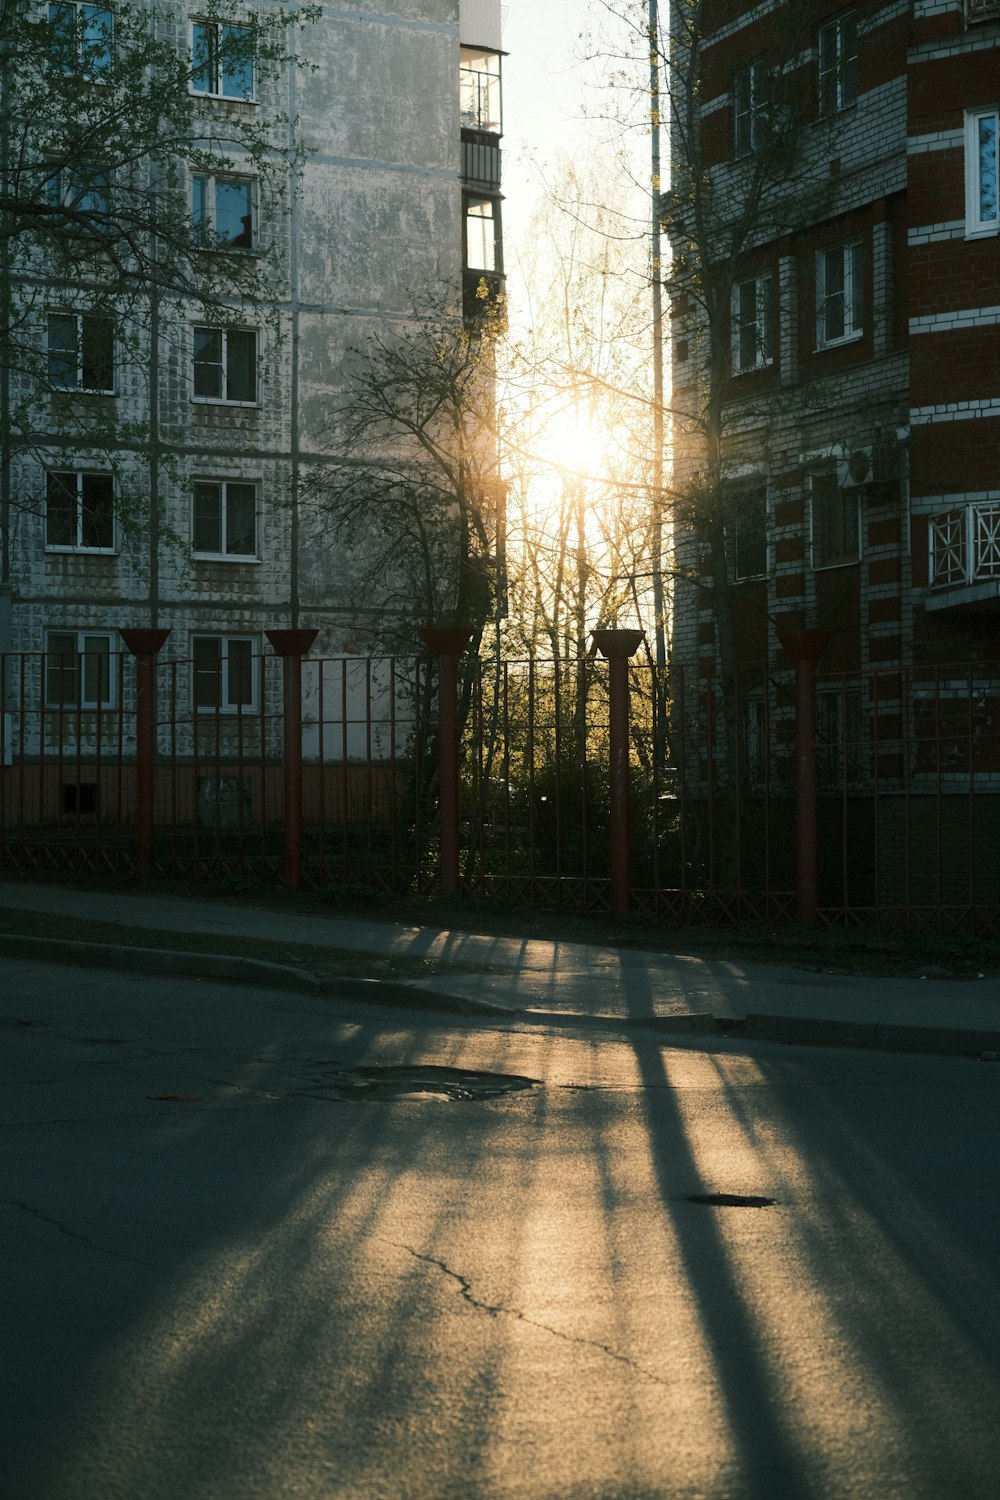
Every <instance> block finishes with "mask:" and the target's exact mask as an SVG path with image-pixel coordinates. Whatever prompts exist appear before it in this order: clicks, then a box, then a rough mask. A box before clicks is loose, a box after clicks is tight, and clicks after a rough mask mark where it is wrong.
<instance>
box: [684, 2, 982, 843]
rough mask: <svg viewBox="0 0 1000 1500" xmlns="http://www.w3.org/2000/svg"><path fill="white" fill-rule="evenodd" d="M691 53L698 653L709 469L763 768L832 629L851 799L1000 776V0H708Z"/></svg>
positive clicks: (690, 576)
mask: <svg viewBox="0 0 1000 1500" xmlns="http://www.w3.org/2000/svg"><path fill="white" fill-rule="evenodd" d="M671 49H672V62H673V72H672V85H671V93H670V105H669V108H670V114H671V128H672V159H673V160H672V181H671V184H670V188H669V190H668V191H667V192H666V193H665V195H664V198H663V218H664V225H665V228H666V231H667V234H668V236H669V239H670V244H671V254H672V264H671V269H670V271H669V272H668V277H669V289H670V294H671V317H672V350H673V358H672V374H673V392H672V397H671V400H672V404H673V407H674V411H675V414H676V415H675V419H674V455H673V456H674V471H673V472H674V483H675V486H676V487H677V491H678V493H679V494H680V495H681V497H682V505H681V509H680V511H679V518H680V519H679V524H678V526H677V529H676V533H675V539H676V556H675V564H676V571H677V574H678V577H677V582H676V584H675V603H674V612H673V652H674V660H675V662H676V663H677V664H678V666H679V667H681V668H683V670H684V672H685V673H686V674H687V681H688V683H689V685H690V684H692V683H693V682H694V681H695V680H701V681H702V682H705V681H707V680H708V677H709V676H710V674H711V673H713V672H714V671H716V670H717V668H718V665H719V658H720V628H721V627H720V623H719V610H718V594H719V587H720V580H719V578H718V576H717V575H716V576H713V572H712V562H711V559H710V557H709V555H708V549H707V543H706V536H705V532H704V529H703V527H702V523H700V522H699V520H698V519H697V515H696V512H697V507H698V504H699V503H704V501H703V499H702V501H701V502H699V500H698V498H697V497H698V496H699V494H701V495H702V496H703V494H704V486H705V483H706V475H707V476H708V482H709V483H710V484H711V483H712V481H714V483H715V488H716V490H717V491H719V492H721V493H718V494H716V495H715V497H714V503H715V504H716V506H718V505H719V504H720V503H721V505H722V506H723V508H724V510H725V512H726V521H725V543H724V546H725V551H726V558H725V571H726V576H725V579H724V580H723V585H722V586H723V587H724V588H726V589H728V600H729V604H730V606H731V611H730V616H729V621H728V627H727V628H728V629H729V630H730V631H731V641H732V645H731V656H732V660H733V663H734V664H735V666H736V667H737V668H738V669H742V670H741V673H740V691H739V696H740V701H739V705H738V708H737V710H736V714H737V716H738V720H739V735H740V737H741V746H742V751H743V754H744V756H745V762H744V775H745V779H746V778H749V779H751V780H752V779H753V775H754V761H755V759H757V760H759V757H760V751H761V748H762V741H763V740H765V739H766V740H767V741H768V742H769V746H770V753H771V756H772V760H771V768H772V775H775V776H776V769H775V768H776V767H777V766H778V764H779V760H777V759H774V756H775V753H776V747H777V754H778V756H779V758H780V756H781V754H783V755H784V757H785V760H784V767H785V774H786V776H787V775H788V774H790V770H789V767H790V754H791V739H792V734H793V723H792V721H793V719H794V708H793V699H792V691H791V686H790V684H791V680H792V667H793V662H792V657H791V656H790V655H789V654H787V653H786V651H785V650H783V649H782V645H781V643H780V641H779V632H782V631H801V630H808V631H821V632H823V636H822V637H819V636H816V637H813V638H812V639H813V641H814V643H816V642H819V641H820V640H822V643H823V646H824V649H823V653H822V656H821V658H820V660H819V670H820V673H821V674H822V673H829V674H840V676H839V677H836V678H835V677H833V676H831V677H830V678H828V679H826V680H825V681H824V679H823V677H822V676H821V678H820V698H819V704H818V713H819V722H818V732H819V739H820V742H821V745H822V743H823V742H824V741H825V742H826V753H827V754H828V756H831V757H832V765H833V767H834V770H835V773H836V774H835V775H834V777H833V780H834V782H835V783H837V787H836V789H837V791H838V792H839V793H840V794H841V795H846V792H847V791H848V790H850V791H851V793H852V794H853V793H857V795H858V798H863V796H864V794H865V791H866V787H867V788H870V786H871V784H872V783H873V782H874V781H876V780H878V779H879V778H880V777H881V778H882V784H883V785H885V784H888V781H891V783H892V785H893V787H894V788H895V790H896V791H897V792H898V793H899V794H900V796H901V797H902V796H904V795H905V796H906V797H907V798H909V796H910V794H911V793H919V791H920V790H921V789H922V788H925V789H928V790H934V791H935V792H936V793H938V794H939V793H940V792H941V790H942V789H943V788H944V789H948V787H949V786H950V787H951V789H952V790H953V791H955V792H958V793H964V794H966V795H967V794H968V792H969V790H970V775H974V777H975V791H976V792H977V793H982V792H989V791H1000V755H998V739H997V734H996V729H997V726H998V725H1000V192H998V177H1000V172H998V140H1000V5H998V4H997V3H996V0H898V3H890V4H878V3H865V4H859V5H856V6H853V7H849V8H840V7H832V6H830V5H828V4H825V3H824V0H765V3H763V4H757V5H753V6H748V5H746V4H745V3H742V0H704V3H702V4H700V5H694V6H685V7H677V8H675V10H674V12H673V15H672V37H671ZM713 403H714V404H713ZM713 458H714V464H715V466H714V469H713V467H712V464H713ZM686 487H687V489H688V490H689V491H693V494H694V496H695V498H694V500H693V502H692V504H691V507H690V511H689V512H687V514H686V513H685V509H684V505H683V496H684V495H685V491H686ZM692 515H693V516H694V517H695V518H694V520H693V521H692V520H691V516H692ZM787 640H788V638H787V637H786V643H787ZM724 646H725V643H724V642H723V648H724ZM754 667H756V668H759V669H760V670H759V671H757V672H756V673H755V672H754V671H753V670H752V668H754ZM691 702H692V704H693V705H694V707H693V709H692V712H693V713H694V714H695V715H698V714H699V713H700V715H701V718H702V720H704V717H705V712H706V710H705V700H704V695H703V694H702V697H701V700H700V704H699V703H698V702H697V700H696V698H695V697H692V700H691ZM956 716H957V720H958V723H959V729H960V737H961V740H962V748H961V750H960V751H959V750H958V749H955V750H954V751H953V750H951V749H950V748H949V744H948V736H949V728H948V725H949V720H950V719H954V718H956ZM914 735H915V736H916V737H917V738H918V739H919V738H920V737H921V736H922V737H923V742H924V746H923V749H922V750H920V751H918V752H917V755H916V757H914V754H913V753H912V751H911V750H910V748H909V746H910V745H911V744H912V742H913V741H912V736H914ZM880 739H881V743H882V745H883V746H884V749H885V754H884V755H882V756H881V758H880V755H879V742H880ZM972 746H975V747H976V748H975V749H974V750H973V749H972V748H970V747H972ZM822 753H823V752H822V751H821V761H822ZM949 756H952V757H953V759H952V763H949ZM821 770H822V764H821ZM887 777H888V781H887V780H886V778H887ZM997 800H998V799H997V798H996V797H990V798H986V797H980V798H979V801H978V805H977V808H976V810H975V813H974V819H977V820H978V821H979V823H980V825H981V826H982V827H985V824H986V823H987V822H989V821H990V819H992V824H991V826H993V825H994V824H996V822H997V819H996V807H995V803H996V802H997ZM988 804H994V805H993V806H988ZM908 805H909V804H908ZM963 806H964V807H965V808H966V811H961V810H960V809H959V808H958V806H957V805H956V807H955V809H954V815H955V817H958V818H960V819H961V820H964V822H965V823H968V822H969V813H968V811H967V808H968V802H967V801H966V803H964V804H963ZM845 809H846V802H845ZM934 817H935V818H936V819H937V821H938V824H939V825H940V823H941V822H942V821H944V822H947V820H948V818H949V817H951V814H950V813H948V812H947V810H946V811H945V812H944V813H943V814H942V811H941V803H940V798H938V801H937V802H936V804H935V812H934ZM844 819H845V820H846V821H847V822H848V823H849V821H850V818H849V813H848V812H847V811H846V810H845V812H844ZM915 826H916V825H915V824H914V823H913V821H912V819H911V821H910V824H909V827H910V834H909V835H908V837H909V838H911V841H912V843H911V845H910V846H908V855H907V857H908V859H909V858H910V857H911V856H912V859H913V861H917V859H918V847H917V846H918V843H919V839H918V838H917V836H916V835H915V833H914V832H913V830H914V828H915ZM996 831H1000V830H997V829H996V828H995V829H994V832H996ZM836 837H837V839H838V841H839V840H840V839H841V838H842V837H843V841H844V844H845V847H846V845H847V843H848V842H849V839H848V837H847V836H846V835H844V824H843V823H839V824H838V827H837V834H836ZM883 845H884V847H883V851H882V855H881V862H882V863H883V864H884V863H885V862H886V860H888V859H890V858H891V854H890V849H891V845H892V840H891V839H886V838H883ZM993 848H994V849H995V841H994V842H993ZM897 852H898V851H897ZM964 857H965V856H962V855H956V861H955V862H956V864H957V865H961V864H962V861H963V858H964ZM992 862H993V864H994V866H995V863H996V862H995V859H994V860H993V861H992Z"/></svg>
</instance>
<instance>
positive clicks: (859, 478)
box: [837, 448, 875, 490]
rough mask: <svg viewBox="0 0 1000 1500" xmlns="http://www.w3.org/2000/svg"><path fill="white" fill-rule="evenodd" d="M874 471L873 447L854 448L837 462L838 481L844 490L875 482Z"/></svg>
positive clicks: (860, 487)
mask: <svg viewBox="0 0 1000 1500" xmlns="http://www.w3.org/2000/svg"><path fill="white" fill-rule="evenodd" d="M874 472H875V465H874V461H873V453H872V450H871V448H852V449H851V451H850V453H848V454H847V456H846V457H845V458H842V459H841V460H840V461H839V463H838V464H837V483H838V485H839V486H840V488H841V489H842V490H860V489H863V488H864V487H865V486H866V485H869V484H872V483H874V478H873V476H874Z"/></svg>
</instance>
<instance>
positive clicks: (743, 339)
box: [732, 276, 773, 375]
mask: <svg viewBox="0 0 1000 1500" xmlns="http://www.w3.org/2000/svg"><path fill="white" fill-rule="evenodd" d="M771 288H772V283H771V277H770V276H753V277H751V278H750V279H749V280H748V281H741V282H740V283H739V284H738V285H737V286H735V287H734V288H733V309H732V316H733V350H732V358H733V374H734V375H743V374H745V373H746V372H747V371H748V370H761V369H763V368H764V366H765V365H769V364H770V363H771V360H772V345H771V323H772V313H773V307H772V303H773V296H772V290H771Z"/></svg>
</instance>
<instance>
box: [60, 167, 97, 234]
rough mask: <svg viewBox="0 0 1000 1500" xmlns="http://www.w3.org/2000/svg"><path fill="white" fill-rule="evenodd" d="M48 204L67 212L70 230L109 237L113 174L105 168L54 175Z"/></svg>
mask: <svg viewBox="0 0 1000 1500" xmlns="http://www.w3.org/2000/svg"><path fill="white" fill-rule="evenodd" d="M48 200H49V203H50V204H51V205H52V207H53V208H61V209H63V210H64V212H65V214H66V217H67V219H68V220H69V224H68V227H69V228H70V229H71V230H72V229H78V230H80V231H82V232H83V233H84V234H106V233H107V232H108V226H109V220H110V217H111V173H110V172H109V171H108V169H107V168H106V167H99V166H79V167H73V168H68V167H67V168H65V169H63V170H62V171H59V172H54V173H53V174H52V176H51V177H50V178H49V181H48Z"/></svg>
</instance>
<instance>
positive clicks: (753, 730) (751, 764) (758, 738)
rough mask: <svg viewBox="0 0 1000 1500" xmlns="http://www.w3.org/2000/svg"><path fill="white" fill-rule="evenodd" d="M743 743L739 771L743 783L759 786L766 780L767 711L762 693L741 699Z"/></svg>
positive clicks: (767, 764)
mask: <svg viewBox="0 0 1000 1500" xmlns="http://www.w3.org/2000/svg"><path fill="white" fill-rule="evenodd" d="M742 717H743V744H742V747H741V748H742V752H743V754H742V763H741V766H740V772H741V776H742V780H743V782H744V784H745V785H747V786H753V787H760V786H763V785H764V783H765V782H766V781H767V780H768V772H769V770H770V756H769V754H768V713H767V703H766V702H765V700H764V697H763V694H761V695H760V696H758V695H757V694H754V695H753V696H749V697H747V698H745V699H744V700H743V715H742Z"/></svg>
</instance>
